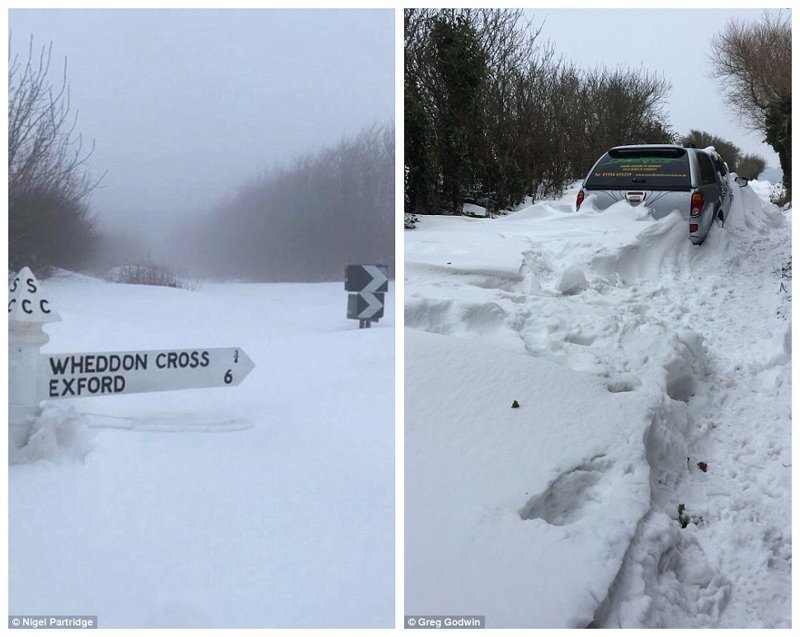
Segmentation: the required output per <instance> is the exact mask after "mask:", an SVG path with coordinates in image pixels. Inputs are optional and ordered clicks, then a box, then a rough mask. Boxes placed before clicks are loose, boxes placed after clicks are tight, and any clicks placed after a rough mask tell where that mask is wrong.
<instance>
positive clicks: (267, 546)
mask: <svg viewBox="0 0 800 637" xmlns="http://www.w3.org/2000/svg"><path fill="white" fill-rule="evenodd" d="M43 285H44V287H45V290H46V291H47V294H48V298H49V299H50V300H51V302H52V304H53V306H54V307H55V308H56V309H58V310H59V312H60V314H61V317H62V322H60V323H55V324H51V325H49V326H48V327H47V328H46V331H47V332H48V333H49V334H50V336H51V340H50V342H49V343H48V344H47V345H45V346H44V348H43V351H44V352H98V351H131V350H145V349H160V348H169V349H189V348H203V347H234V346H235V347H240V348H242V349H244V351H245V352H246V353H247V354H248V355H249V356H250V358H251V359H252V360H253V361H254V363H255V369H254V370H253V371H252V372H251V373H250V375H249V376H248V377H247V378H245V379H244V380H243V381H242V383H241V384H240V385H239V386H238V387H230V388H213V389H203V390H189V391H175V392H158V393H151V394H136V395H128V396H113V397H108V396H107V397H95V398H81V399H71V400H62V401H58V402H55V401H53V402H50V401H46V402H44V403H43V405H42V412H41V415H40V416H39V417H38V419H37V421H36V423H35V427H34V430H35V432H34V434H33V436H32V437H31V441H30V443H29V444H28V445H27V446H26V447H24V448H23V449H22V450H20V451H18V452H16V453H12V465H11V467H10V471H9V557H10V560H9V611H10V613H11V614H30V615H50V614H72V615H74V614H88V615H97V616H98V623H99V625H100V626H101V627H104V628H109V627H133V628H147V627H181V628H187V627H255V628H270V627H388V626H393V625H394V329H393V328H394V321H393V318H392V317H393V306H392V301H391V299H392V293H391V290H390V294H387V297H386V298H387V301H388V302H389V303H388V307H387V308H386V313H385V317H384V318H383V319H382V320H381V321H380V322H379V323H377V324H376V323H373V326H372V327H371V328H370V329H359V328H358V322H357V321H350V320H347V319H346V318H345V316H346V308H347V293H346V292H345V291H344V287H343V285H342V284H341V283H326V284H269V285H268V284H233V285H222V284H215V285H205V286H204V287H202V288H201V289H200V290H199V291H194V292H192V291H187V290H175V289H167V288H157V287H148V286H133V285H121V284H112V283H107V282H103V281H99V280H95V279H91V278H87V277H83V276H78V275H67V276H61V277H56V278H53V279H48V280H46V281H44V282H43Z"/></svg>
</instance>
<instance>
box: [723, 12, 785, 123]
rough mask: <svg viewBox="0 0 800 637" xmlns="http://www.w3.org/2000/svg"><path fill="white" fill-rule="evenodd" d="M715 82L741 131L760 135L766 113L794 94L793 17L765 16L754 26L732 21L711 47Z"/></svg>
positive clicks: (779, 13) (780, 14) (772, 14)
mask: <svg viewBox="0 0 800 637" xmlns="http://www.w3.org/2000/svg"><path fill="white" fill-rule="evenodd" d="M710 58H711V65H712V69H713V76H714V77H715V78H716V79H718V80H720V81H721V82H722V83H723V91H724V93H725V97H726V99H727V100H728V103H729V104H730V105H731V106H732V107H733V109H734V111H735V112H736V113H737V115H739V116H740V117H741V118H742V120H743V122H744V123H745V125H747V126H749V127H750V128H751V129H753V130H757V131H764V130H765V122H766V117H767V113H768V111H769V109H770V107H771V106H772V105H773V104H774V103H775V102H778V101H780V100H781V99H782V98H784V97H785V96H786V95H790V94H791V92H792V22H791V14H790V13H788V12H783V11H777V12H775V11H773V12H769V11H765V12H764V15H763V18H762V19H761V21H760V22H757V23H746V22H737V21H735V20H731V21H730V22H729V23H728V25H727V27H726V28H725V30H724V31H723V32H722V33H719V34H717V35H716V36H714V39H713V40H712V41H711V56H710Z"/></svg>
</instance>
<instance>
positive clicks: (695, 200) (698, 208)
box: [689, 191, 706, 217]
mask: <svg viewBox="0 0 800 637" xmlns="http://www.w3.org/2000/svg"><path fill="white" fill-rule="evenodd" d="M705 203H706V198H705V197H704V196H703V193H702V192H699V191H698V192H693V193H692V203H691V206H690V209H689V214H690V215H691V216H692V217H699V216H700V214H701V213H702V212H703V207H704V206H705Z"/></svg>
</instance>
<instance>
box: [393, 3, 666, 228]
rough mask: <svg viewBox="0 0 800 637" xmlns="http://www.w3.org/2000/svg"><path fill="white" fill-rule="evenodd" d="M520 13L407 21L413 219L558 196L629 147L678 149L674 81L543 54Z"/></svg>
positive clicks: (449, 13) (433, 13)
mask: <svg viewBox="0 0 800 637" xmlns="http://www.w3.org/2000/svg"><path fill="white" fill-rule="evenodd" d="M540 34H541V29H537V28H534V27H533V25H531V24H530V23H528V22H527V21H526V20H525V18H524V14H523V12H522V10H508V9H438V10H437V9H407V10H406V11H405V34H404V38H405V77H404V89H405V139H404V142H405V184H404V185H405V203H406V211H407V212H425V213H440V212H456V213H457V212H460V211H461V210H462V206H463V203H464V201H465V200H476V201H480V202H481V203H484V204H485V205H487V206H488V207H489V208H490V210H499V209H505V208H508V207H511V206H513V205H516V204H518V203H520V202H521V201H523V199H524V198H525V197H526V196H531V197H533V198H537V197H540V196H544V195H552V194H558V193H559V192H561V191H562V190H563V188H564V187H565V186H566V185H567V184H568V183H569V182H571V181H573V180H575V179H580V178H582V177H584V176H585V173H586V171H588V169H589V168H590V167H591V165H592V163H593V162H594V161H595V160H596V159H597V157H598V156H600V154H602V153H603V152H604V151H605V150H607V149H608V148H609V147H611V146H615V145H618V144H621V143H671V142H673V141H675V134H674V133H673V131H672V130H671V128H670V126H669V124H668V122H667V121H666V117H665V115H664V113H663V112H662V105H663V103H664V100H665V98H666V96H667V93H668V91H669V88H670V86H669V84H668V82H667V81H666V80H665V79H664V78H662V77H659V76H657V75H654V74H651V73H649V72H646V71H644V70H641V69H638V70H634V69H627V68H618V69H607V68H602V67H601V68H596V69H591V70H584V69H580V68H578V67H576V66H575V65H574V64H572V63H571V62H568V61H566V60H564V59H563V58H561V57H558V56H557V55H556V53H555V51H554V50H553V48H552V47H551V46H549V45H540Z"/></svg>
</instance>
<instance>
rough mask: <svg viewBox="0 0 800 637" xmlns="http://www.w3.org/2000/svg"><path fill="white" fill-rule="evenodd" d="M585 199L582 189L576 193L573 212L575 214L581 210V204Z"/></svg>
mask: <svg viewBox="0 0 800 637" xmlns="http://www.w3.org/2000/svg"><path fill="white" fill-rule="evenodd" d="M585 198H586V193H584V192H583V188H581V189H580V190H579V191H578V198H577V199H576V200H575V211H576V212H577V211H578V210H580V209H581V204H582V203H583V200H584V199H585Z"/></svg>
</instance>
